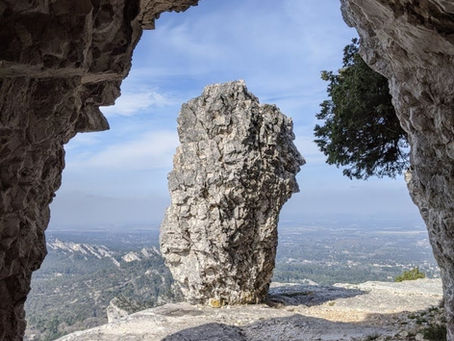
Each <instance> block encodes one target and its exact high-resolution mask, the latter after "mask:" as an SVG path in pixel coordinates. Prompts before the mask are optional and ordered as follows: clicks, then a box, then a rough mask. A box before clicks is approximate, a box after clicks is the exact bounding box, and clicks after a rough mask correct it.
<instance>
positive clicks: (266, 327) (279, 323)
mask: <svg viewBox="0 0 454 341" xmlns="http://www.w3.org/2000/svg"><path fill="white" fill-rule="evenodd" d="M371 335H393V331H392V329H391V328H389V327H388V328H378V327H375V326H373V325H367V324H366V323H343V322H332V321H328V320H325V319H321V318H315V317H308V316H302V315H299V314H295V315H292V316H289V317H278V318H271V319H266V320H263V321H258V322H255V323H252V324H250V325H247V326H242V327H237V326H231V325H227V324H222V323H207V324H204V325H201V326H197V327H193V328H187V329H184V330H181V331H179V332H177V333H174V334H172V335H169V336H167V337H165V338H164V339H162V341H214V340H215V341H290V340H293V341H296V340H301V341H312V340H326V341H328V340H329V341H340V340H352V339H361V338H366V337H367V336H371Z"/></svg>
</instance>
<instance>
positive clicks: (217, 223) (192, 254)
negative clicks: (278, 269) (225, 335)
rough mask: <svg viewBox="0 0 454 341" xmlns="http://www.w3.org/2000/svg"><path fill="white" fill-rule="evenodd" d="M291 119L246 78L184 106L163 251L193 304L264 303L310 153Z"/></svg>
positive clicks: (216, 87)
mask: <svg viewBox="0 0 454 341" xmlns="http://www.w3.org/2000/svg"><path fill="white" fill-rule="evenodd" d="M292 129H293V125H292V121H291V120H290V119H289V118H287V117H286V116H285V115H283V114H282V113H281V112H280V111H279V109H278V108H277V107H276V106H273V105H267V104H265V105H260V104H259V101H258V99H257V98H256V97H255V96H254V95H252V94H251V93H250V92H249V91H248V90H247V88H246V86H245V84H244V82H243V81H236V82H231V83H225V84H214V85H210V86H207V87H206V88H205V89H204V91H203V93H202V95H201V96H200V97H197V98H195V99H193V100H191V101H189V102H188V103H185V104H183V106H182V108H181V111H180V115H179V117H178V134H179V137H180V142H181V145H180V146H179V147H178V149H177V152H176V154H175V157H174V168H173V171H172V172H171V173H170V174H169V177H168V179H169V190H170V195H171V205H170V207H169V208H168V210H167V212H166V216H165V218H164V221H163V223H162V226H161V252H162V255H163V256H164V258H165V260H166V264H167V265H168V266H169V269H170V271H171V272H172V274H173V277H174V279H175V280H176V281H177V282H178V283H179V285H180V287H181V290H182V292H183V294H184V296H185V298H186V299H187V300H188V301H190V302H192V303H195V302H197V303H208V304H210V305H213V306H220V305H223V304H238V303H257V302H261V301H263V299H264V298H265V296H266V293H267V291H268V286H269V283H270V281H271V277H272V272H273V268H274V258H275V255H276V246H277V222H278V216H279V211H280V209H281V207H282V205H283V204H284V203H285V202H286V201H287V200H288V199H289V198H290V196H291V195H292V193H294V192H296V191H298V185H297V183H296V179H295V175H296V174H297V173H298V171H299V170H300V166H301V165H302V164H303V163H304V160H303V159H302V157H301V156H300V154H299V152H298V151H297V149H296V147H295V145H294V144H293V139H294V138H295V136H294V134H293V131H292Z"/></svg>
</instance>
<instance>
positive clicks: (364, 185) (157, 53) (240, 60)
mask: <svg viewBox="0 0 454 341" xmlns="http://www.w3.org/2000/svg"><path fill="white" fill-rule="evenodd" d="M355 36H356V32H355V31H354V30H353V29H351V28H349V27H347V25H346V24H345V23H344V22H343V20H342V17H341V13H340V9H339V1H338V0H323V1H320V0H304V1H301V0H279V1H276V0H229V1H219V0H202V1H201V2H200V4H199V6H197V7H192V8H190V9H189V10H187V11H186V12H184V13H165V14H163V15H161V18H160V19H159V20H158V21H157V22H156V30H154V31H145V32H144V34H143V36H142V39H141V41H140V42H139V44H138V46H137V48H136V50H135V52H134V57H133V65H132V69H131V72H130V74H129V76H128V78H127V79H126V80H125V81H124V82H123V85H122V95H121V97H120V98H119V99H117V101H116V104H115V105H114V106H111V107H105V108H102V111H103V112H104V114H105V115H106V117H107V118H108V120H109V122H110V126H111V129H110V130H109V131H106V132H99V133H85V134H79V135H77V136H76V137H75V138H74V139H73V140H72V141H71V142H70V143H68V144H67V145H66V148H65V149H66V152H67V154H66V160H67V162H66V169H65V171H64V173H63V185H62V187H61V189H60V190H59V191H58V193H57V196H56V199H55V201H54V203H53V204H52V207H51V209H52V218H51V223H50V228H51V229H55V228H121V229H126V228H128V227H133V228H134V227H145V226H152V227H156V226H158V225H159V223H160V221H161V219H162V217H163V214H164V210H165V207H166V206H167V204H168V201H169V196H168V191H167V179H166V177H167V173H168V172H169V171H170V169H171V167H172V156H173V153H174V152H175V148H176V146H177V145H178V137H177V133H176V118H177V115H178V111H179V108H180V106H181V104H182V103H183V102H186V101H188V100H189V99H191V98H193V97H196V96H198V95H200V93H201V92H202V89H203V87H204V86H205V85H208V84H210V83H220V82H225V81H231V80H236V79H244V80H245V81H246V84H247V86H248V88H249V90H250V91H251V92H253V93H254V94H255V95H256V96H257V97H259V99H260V101H261V103H270V104H276V105H277V106H278V107H279V108H280V109H281V111H282V112H283V113H285V114H286V115H288V116H291V117H292V118H293V121H294V126H295V134H296V136H297V138H296V145H297V146H298V149H299V150H300V152H301V154H302V155H303V156H304V157H305V159H306V161H307V164H306V165H305V166H304V167H303V169H302V171H301V172H300V174H299V176H298V181H299V184H300V189H301V192H300V193H298V194H296V195H294V196H293V197H292V199H290V201H289V202H288V203H287V204H286V205H285V207H284V209H283V211H282V214H281V220H280V221H281V224H282V225H292V226H304V225H335V226H352V225H357V226H364V227H375V226H381V227H390V226H400V227H405V228H410V227H414V226H422V221H421V219H420V217H419V213H418V211H417V209H416V208H415V207H414V205H413V203H411V201H410V198H409V196H408V193H407V189H406V186H405V183H404V181H403V178H402V177H399V178H398V179H395V180H393V179H375V178H374V179H370V180H368V181H358V180H356V181H351V180H349V179H347V178H345V177H344V176H342V171H341V170H340V169H337V168H336V167H334V166H329V165H326V164H325V163H324V156H323V154H321V153H320V152H319V151H318V150H317V147H316V146H315V144H314V143H313V142H312V140H313V127H314V125H315V123H316V120H315V116H314V115H315V113H317V112H318V110H319V103H321V102H322V101H323V100H324V99H325V98H326V84H325V82H323V81H322V80H321V79H320V71H321V70H337V69H338V68H339V67H340V65H341V59H342V49H343V47H344V46H345V45H346V44H348V43H349V42H350V40H351V39H352V38H353V37H355Z"/></svg>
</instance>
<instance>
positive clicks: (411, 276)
mask: <svg viewBox="0 0 454 341" xmlns="http://www.w3.org/2000/svg"><path fill="white" fill-rule="evenodd" d="M425 277H426V275H425V274H424V273H422V272H421V271H419V268H418V267H416V268H414V269H411V270H408V271H404V272H403V273H402V274H401V275H399V276H397V277H396V278H395V279H394V282H402V281H412V280H415V279H420V278H425Z"/></svg>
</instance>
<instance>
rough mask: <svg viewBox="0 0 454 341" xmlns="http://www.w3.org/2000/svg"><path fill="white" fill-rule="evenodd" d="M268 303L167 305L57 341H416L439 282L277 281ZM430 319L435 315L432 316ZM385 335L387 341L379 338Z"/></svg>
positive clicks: (434, 320)
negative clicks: (323, 283) (373, 339)
mask: <svg viewBox="0 0 454 341" xmlns="http://www.w3.org/2000/svg"><path fill="white" fill-rule="evenodd" d="M272 284H273V285H272V288H271V289H270V296H269V304H270V305H264V304H258V305H235V306H225V307H222V308H218V309H217V308H211V307H207V306H200V305H199V306H197V305H190V304H188V303H176V304H166V305H163V306H161V307H156V308H152V309H148V310H144V311H141V312H138V313H135V314H132V315H129V316H128V317H126V318H124V319H123V320H120V321H116V322H115V323H109V324H106V325H103V326H100V327H96V328H93V329H89V330H86V331H80V332H76V333H72V334H69V335H67V336H65V337H62V338H60V339H59V341H73V340H74V341H76V340H77V341H93V340H98V341H104V340H106V341H124V340H130V341H135V340H147V341H163V340H165V341H182V340H184V341H214V340H216V341H274V340H326V341H327V340H330V341H347V340H348V341H366V340H371V339H370V338H369V337H370V336H372V335H375V336H376V337H377V338H376V340H380V341H384V340H385V339H386V337H388V339H386V340H394V341H397V340H407V341H409V340H414V337H413V338H410V337H408V338H407V337H406V336H404V335H415V334H418V333H419V331H420V330H421V329H423V328H425V327H426V326H427V324H428V323H437V322H438V319H440V318H441V313H440V311H437V310H435V309H431V312H430V313H427V312H424V311H423V310H425V309H428V308H429V307H432V306H436V305H437V304H438V303H439V301H440V299H441V297H442V289H441V281H440V280H439V279H435V280H434V279H423V280H416V281H406V282H401V283H392V282H366V283H361V284H336V285H334V286H331V287H324V286H311V285H291V284H286V285H284V284H279V283H272ZM429 315H430V316H429ZM378 337H382V338H378Z"/></svg>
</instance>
